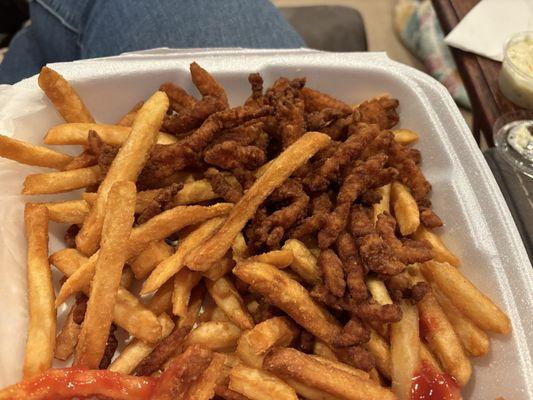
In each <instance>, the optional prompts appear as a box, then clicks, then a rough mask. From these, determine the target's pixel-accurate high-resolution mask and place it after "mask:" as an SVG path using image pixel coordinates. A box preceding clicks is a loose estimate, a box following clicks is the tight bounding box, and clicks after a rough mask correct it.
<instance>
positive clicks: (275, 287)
mask: <svg viewBox="0 0 533 400" xmlns="http://www.w3.org/2000/svg"><path fill="white" fill-rule="evenodd" d="M233 273H234V274H235V275H237V276H238V277H239V278H240V279H241V280H243V281H244V282H246V283H248V284H249V285H250V286H251V287H252V289H253V290H254V291H256V292H258V293H260V294H261V295H263V296H264V297H265V298H266V299H267V301H268V302H269V303H271V304H273V305H275V306H276V307H278V308H280V309H281V310H283V311H285V312H286V313H287V314H288V315H289V316H290V317H291V318H292V319H294V320H295V321H296V322H297V323H298V324H300V325H301V326H303V327H304V328H305V329H307V330H308V331H309V332H311V333H312V334H313V335H315V336H317V337H319V338H320V339H322V340H323V341H325V342H326V343H332V342H333V341H334V339H335V338H336V337H337V336H339V335H340V333H341V327H340V325H339V323H338V322H337V320H336V319H335V318H334V317H333V316H332V315H331V314H330V313H329V312H328V311H327V310H326V309H324V308H322V307H321V306H319V305H318V304H316V303H315V302H314V301H313V300H312V299H311V296H310V295H309V292H308V291H307V290H306V289H305V288H304V287H303V286H302V285H300V284H299V283H298V282H296V281H295V280H293V279H291V278H289V277H288V276H287V274H285V273H284V272H283V271H281V270H279V269H277V268H276V267H273V266H271V265H269V264H263V263H259V262H255V261H251V262H247V261H241V262H238V263H237V266H236V267H235V268H234V269H233Z"/></svg>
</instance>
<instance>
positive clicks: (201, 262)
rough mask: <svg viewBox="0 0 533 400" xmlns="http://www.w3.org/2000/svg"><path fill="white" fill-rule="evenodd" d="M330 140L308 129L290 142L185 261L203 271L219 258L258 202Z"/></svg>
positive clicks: (253, 211)
mask: <svg viewBox="0 0 533 400" xmlns="http://www.w3.org/2000/svg"><path fill="white" fill-rule="evenodd" d="M329 140H330V139H329V137H328V136H326V135H324V134H322V133H318V132H308V133H306V134H305V135H303V136H302V137H301V138H300V139H298V141H296V142H295V143H293V144H292V145H291V146H289V147H288V148H287V149H286V150H285V151H284V152H283V153H281V154H280V155H279V156H278V157H277V158H276V159H275V160H274V161H273V162H272V163H271V164H270V165H269V167H268V168H267V170H266V171H265V172H264V173H263V175H261V177H259V178H258V179H257V180H256V181H255V182H254V184H253V185H252V187H250V189H248V190H247V191H246V193H245V194H244V195H243V196H242V198H241V199H240V200H239V202H238V203H237V204H236V205H235V207H234V209H233V210H232V212H231V213H230V215H229V216H228V218H227V219H226V221H225V222H224V224H223V225H222V226H221V227H220V228H219V230H218V231H217V232H216V233H215V234H214V235H213V236H212V237H211V238H209V239H208V240H207V241H206V242H205V243H203V244H202V245H201V246H200V247H199V248H198V249H196V250H194V251H193V252H191V253H189V255H188V256H187V257H186V260H185V264H186V265H187V266H188V267H189V268H191V269H194V270H199V271H205V270H207V269H209V268H210V267H211V266H212V265H213V264H214V263H215V262H216V261H218V260H220V259H221V258H222V257H223V256H224V255H225V254H226V252H227V251H228V249H229V248H230V246H231V243H232V241H233V239H234V238H235V236H237V234H238V233H239V232H240V231H241V230H242V229H243V228H244V226H245V224H246V222H247V221H248V220H249V219H250V218H251V217H252V216H253V215H254V214H255V212H256V210H257V208H258V207H259V205H260V204H261V203H263V201H265V199H266V198H267V197H268V196H269V195H270V194H271V193H272V192H273V191H274V190H275V189H276V188H277V187H279V186H280V185H281V184H282V183H283V182H284V181H285V180H286V179H287V178H288V177H289V176H290V175H291V174H292V173H293V172H294V171H295V170H296V169H297V168H298V167H300V166H301V165H302V164H303V163H305V162H306V161H307V160H308V159H309V158H311V157H312V156H313V155H314V154H315V153H316V152H317V151H319V150H320V149H321V148H323V147H324V146H326V145H327V144H328V142H329Z"/></svg>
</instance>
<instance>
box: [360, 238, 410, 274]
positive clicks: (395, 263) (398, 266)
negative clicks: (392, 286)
mask: <svg viewBox="0 0 533 400" xmlns="http://www.w3.org/2000/svg"><path fill="white" fill-rule="evenodd" d="M358 245H359V254H360V256H361V260H362V261H363V263H364V264H365V265H366V267H367V268H368V269H369V270H370V271H374V272H377V273H378V274H382V275H396V274H399V273H400V272H402V271H403V270H404V269H405V264H404V263H402V262H401V261H400V260H398V259H397V258H396V257H395V256H394V254H393V251H392V249H391V248H390V247H389V246H388V245H387V243H386V242H385V241H384V240H383V239H382V238H381V237H380V236H379V235H378V234H377V233H371V234H369V235H365V236H363V237H361V238H360V239H359V240H358Z"/></svg>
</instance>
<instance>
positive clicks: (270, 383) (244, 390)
mask: <svg viewBox="0 0 533 400" xmlns="http://www.w3.org/2000/svg"><path fill="white" fill-rule="evenodd" d="M228 387H229V388H230V389H231V390H234V391H236V392H237V393H240V394H242V395H244V396H246V397H247V398H249V399H250V400H271V399H286V400H291V399H292V400H298V396H297V395H296V391H295V390H294V389H293V388H292V387H290V386H289V385H287V384H286V383H285V382H283V381H282V380H281V379H279V378H277V377H276V376H274V375H272V374H269V373H268V372H265V371H262V370H260V369H256V368H249V367H245V366H244V365H236V366H235V367H233V368H232V370H231V372H230V374H229V386H228Z"/></svg>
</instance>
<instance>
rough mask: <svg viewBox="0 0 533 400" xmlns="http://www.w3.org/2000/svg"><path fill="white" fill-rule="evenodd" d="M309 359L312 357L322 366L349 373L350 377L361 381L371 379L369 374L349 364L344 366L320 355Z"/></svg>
mask: <svg viewBox="0 0 533 400" xmlns="http://www.w3.org/2000/svg"><path fill="white" fill-rule="evenodd" d="M309 357H311V358H312V359H313V360H314V361H316V362H319V363H320V364H322V365H324V366H326V367H330V368H332V369H340V370H341V371H344V372H347V373H349V374H350V375H353V376H356V377H358V378H361V379H366V380H368V379H370V375H369V373H368V372H365V371H362V370H360V369H357V368H353V367H350V366H349V365H348V364H344V363H342V362H339V361H336V360H330V359H328V358H324V357H320V356H318V355H313V354H309Z"/></svg>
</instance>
